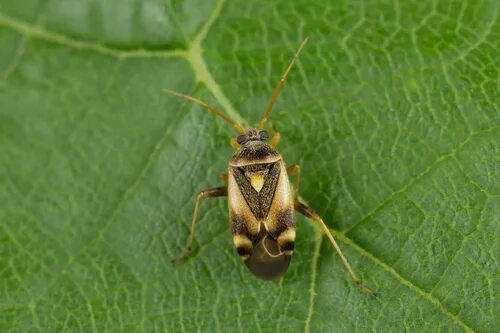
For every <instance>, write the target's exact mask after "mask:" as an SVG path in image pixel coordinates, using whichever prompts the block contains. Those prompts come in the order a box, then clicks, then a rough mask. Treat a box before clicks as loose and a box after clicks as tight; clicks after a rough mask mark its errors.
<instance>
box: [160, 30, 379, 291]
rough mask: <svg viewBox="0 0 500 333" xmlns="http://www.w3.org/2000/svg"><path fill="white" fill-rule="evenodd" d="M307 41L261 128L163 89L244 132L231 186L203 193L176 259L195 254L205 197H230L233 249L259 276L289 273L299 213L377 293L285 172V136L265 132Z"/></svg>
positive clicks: (292, 169) (291, 170)
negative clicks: (245, 125) (247, 125)
mask: <svg viewBox="0 0 500 333" xmlns="http://www.w3.org/2000/svg"><path fill="white" fill-rule="evenodd" d="M307 40H308V38H306V39H305V40H304V41H303V42H302V44H301V45H300V47H299V48H298V50H297V51H296V53H295V55H294V57H293V58H292V60H291V61H290V63H289V64H288V66H287V67H286V69H285V71H284V72H283V74H282V76H281V79H280V81H279V83H278V85H277V86H276V88H275V90H274V93H273V95H272V97H271V99H270V101H269V103H268V105H267V108H266V110H265V112H264V116H263V117H262V119H261V121H260V122H259V125H258V127H257V128H250V129H244V128H243V127H242V126H241V125H239V124H237V123H236V122H235V121H233V120H232V119H231V118H229V117H228V116H227V115H226V114H224V113H223V112H221V111H219V110H217V109H215V108H214V107H212V106H210V105H208V104H207V103H205V102H203V101H201V100H199V99H197V98H194V97H192V96H187V95H183V94H181V93H178V92H175V91H172V90H169V89H164V90H163V91H164V92H166V93H168V94H172V95H176V96H179V97H182V98H184V99H187V100H190V101H192V102H195V103H197V104H199V105H201V106H202V107H204V108H205V109H207V110H208V111H210V112H212V113H214V114H215V115H216V116H218V117H220V118H222V119H224V120H225V121H226V122H228V123H229V124H231V125H232V126H233V127H234V128H235V129H236V130H237V131H238V133H239V135H238V136H237V137H236V138H231V141H230V143H231V145H232V147H233V148H234V150H235V152H234V154H233V156H232V158H231V159H230V160H229V166H228V171H227V173H226V174H222V176H221V178H222V179H223V181H225V182H226V183H227V185H226V186H222V187H216V188H211V189H207V190H204V191H201V192H200V193H199V194H198V197H197V198H196V204H195V207H194V213H193V219H192V224H191V231H190V235H189V238H188V241H187V245H186V249H185V250H184V251H183V252H182V253H181V254H180V255H178V256H177V257H175V258H174V259H173V260H174V261H175V260H179V259H182V258H184V257H186V256H187V255H189V253H190V252H191V247H192V244H193V239H194V234H195V227H196V222H197V218H198V210H199V208H200V204H201V202H202V201H203V200H204V199H206V198H215V197H226V196H227V197H228V204H229V219H230V224H231V231H232V235H233V243H234V246H235V247H236V251H237V252H238V254H239V256H240V258H241V259H242V260H243V261H244V262H245V264H246V266H247V267H248V268H249V269H250V271H251V272H252V273H253V274H254V275H255V276H257V277H259V278H261V279H264V280H271V279H275V278H279V277H281V276H282V275H284V274H285V273H286V271H287V270H288V266H289V264H290V260H291V255H292V254H293V251H294V247H295V222H294V221H295V211H297V212H299V213H301V214H303V215H304V216H306V217H307V218H309V219H311V220H313V221H315V222H317V223H318V224H319V226H320V227H321V229H322V230H323V232H324V233H325V234H326V236H327V237H328V239H329V240H330V242H331V243H332V245H333V247H334V248H335V250H336V251H337V253H338V254H339V256H340V258H341V260H342V263H343V264H344V266H345V267H346V269H347V270H348V272H349V274H350V276H351V277H352V279H353V280H354V281H355V283H356V284H357V285H358V286H360V287H361V288H362V289H363V290H364V291H366V292H368V293H370V294H373V292H372V290H371V289H369V288H368V287H366V286H364V285H363V284H362V283H361V280H360V279H359V278H358V277H357V276H356V274H355V273H354V271H353V270H352V268H351V266H350V265H349V262H348V261H347V259H346V258H345V256H344V254H343V253H342V251H341V249H340V247H339V246H338V244H337V242H336V241H335V239H334V238H333V235H332V234H331V232H330V230H329V229H328V227H327V226H326V224H325V223H324V222H323V220H322V218H321V217H320V216H319V215H318V214H317V213H316V212H315V211H314V210H313V209H312V208H310V207H308V206H307V205H305V204H304V203H302V202H301V201H300V200H299V196H298V194H299V182H300V167H299V166H298V165H291V166H289V167H286V166H285V162H284V161H283V158H282V157H281V155H280V154H279V153H278V152H277V151H276V150H275V147H276V145H277V144H278V142H279V141H280V133H279V132H276V131H275V130H274V129H273V127H272V125H271V126H270V129H269V132H268V131H266V130H264V127H265V125H266V123H267V120H268V118H269V114H270V113H271V109H272V107H273V105H274V103H275V101H276V98H277V97H278V95H279V93H280V91H281V89H282V88H283V85H284V83H285V80H286V77H287V76H288V73H289V72H290V70H291V69H292V67H293V64H294V63H295V61H296V60H297V57H298V56H299V53H300V52H301V51H302V49H303V48H304V46H305V45H306V43H307ZM270 133H271V134H272V138H270ZM269 138H270V140H269ZM268 140H269V143H267V141H268ZM290 174H295V184H294V185H295V186H294V192H293V194H292V191H291V188H290V182H289V175H290Z"/></svg>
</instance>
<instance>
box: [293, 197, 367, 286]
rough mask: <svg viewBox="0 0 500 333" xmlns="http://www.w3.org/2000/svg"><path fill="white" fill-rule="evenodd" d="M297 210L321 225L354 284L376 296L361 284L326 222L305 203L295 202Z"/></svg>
mask: <svg viewBox="0 0 500 333" xmlns="http://www.w3.org/2000/svg"><path fill="white" fill-rule="evenodd" d="M295 209H296V210H297V211H298V212H299V213H301V214H302V215H304V216H305V217H307V218H309V219H311V220H313V221H315V222H317V223H318V224H319V225H320V227H321V229H322V230H323V232H324V233H325V234H326V236H328V239H329V240H330V242H331V243H332V245H333V247H334V248H335V250H336V251H337V253H338V254H339V256H340V259H341V260H342V263H343V264H344V266H345V268H347V270H348V271H349V274H350V275H351V277H352V279H353V280H354V282H356V284H357V285H358V286H359V287H360V288H361V289H362V290H363V291H365V292H367V293H368V294H370V295H375V293H374V292H373V290H371V289H370V288H368V287H366V286H365V285H364V284H363V283H361V280H360V279H359V278H358V277H357V276H356V274H355V273H354V271H353V270H352V268H351V265H349V262H348V261H347V259H346V257H345V256H344V254H343V253H342V250H341V249H340V247H339V245H338V244H337V242H336V241H335V238H333V235H332V233H331V232H330V230H329V229H328V227H327V226H326V224H325V222H323V219H322V218H321V217H320V216H319V215H318V214H317V213H316V212H315V211H314V210H313V209H312V208H310V207H308V206H306V205H305V204H303V203H301V202H299V201H295Z"/></svg>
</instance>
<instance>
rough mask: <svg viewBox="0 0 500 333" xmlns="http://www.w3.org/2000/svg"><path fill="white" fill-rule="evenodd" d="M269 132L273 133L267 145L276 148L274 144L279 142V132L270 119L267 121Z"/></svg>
mask: <svg viewBox="0 0 500 333" xmlns="http://www.w3.org/2000/svg"><path fill="white" fill-rule="evenodd" d="M269 132H270V133H271V134H272V135H273V137H272V138H271V141H269V145H270V146H271V147H273V148H276V146H277V145H278V143H279V142H280V139H281V134H280V133H279V132H277V131H276V130H275V129H274V126H273V122H272V121H269Z"/></svg>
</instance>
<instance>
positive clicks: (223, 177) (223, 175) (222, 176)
mask: <svg viewBox="0 0 500 333" xmlns="http://www.w3.org/2000/svg"><path fill="white" fill-rule="evenodd" d="M220 179H221V180H222V181H223V182H224V183H226V184H227V179H228V176H227V173H225V172H224V173H221V174H220Z"/></svg>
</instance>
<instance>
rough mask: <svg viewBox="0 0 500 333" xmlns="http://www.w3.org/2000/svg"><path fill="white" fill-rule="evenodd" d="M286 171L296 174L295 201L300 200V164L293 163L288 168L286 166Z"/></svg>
mask: <svg viewBox="0 0 500 333" xmlns="http://www.w3.org/2000/svg"><path fill="white" fill-rule="evenodd" d="M286 172H287V173H288V174H289V175H290V174H292V173H294V174H295V184H294V188H293V189H294V195H293V198H294V201H298V198H299V184H300V165H298V164H292V165H290V166H289V167H288V168H286Z"/></svg>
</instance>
